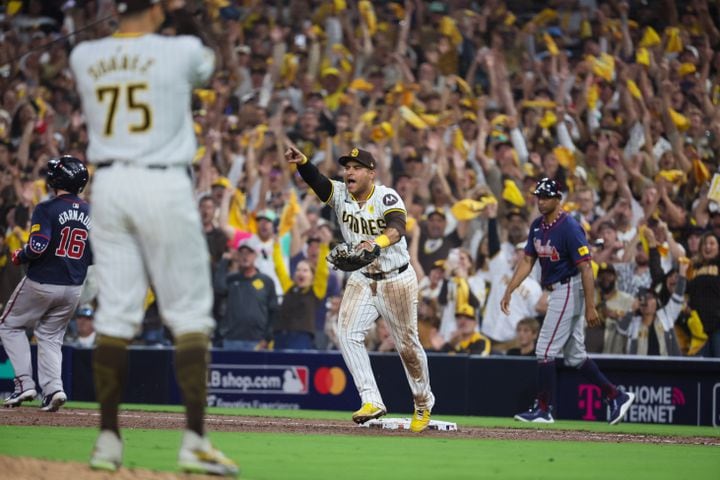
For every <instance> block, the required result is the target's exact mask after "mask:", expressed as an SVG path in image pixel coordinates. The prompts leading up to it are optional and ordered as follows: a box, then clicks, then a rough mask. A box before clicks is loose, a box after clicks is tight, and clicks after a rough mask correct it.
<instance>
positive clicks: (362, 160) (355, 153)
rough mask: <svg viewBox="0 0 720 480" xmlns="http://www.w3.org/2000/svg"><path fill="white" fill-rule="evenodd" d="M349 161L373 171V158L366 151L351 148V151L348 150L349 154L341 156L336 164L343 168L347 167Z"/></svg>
mask: <svg viewBox="0 0 720 480" xmlns="http://www.w3.org/2000/svg"><path fill="white" fill-rule="evenodd" d="M350 161H354V162H358V163H359V164H360V165H362V166H363V167H366V168H369V169H370V170H375V158H374V157H373V156H372V154H371V153H370V152H368V151H367V150H360V149H359V148H353V149H352V150H350V153H348V154H347V155H343V156H342V157H340V158H339V159H338V162H339V163H340V165H342V166H343V167H344V166H345V165H347V164H348V162H350Z"/></svg>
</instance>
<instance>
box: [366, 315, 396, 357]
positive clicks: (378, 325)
mask: <svg viewBox="0 0 720 480" xmlns="http://www.w3.org/2000/svg"><path fill="white" fill-rule="evenodd" d="M370 337H371V339H370V340H369V342H370V345H369V346H368V349H369V350H371V351H375V352H394V351H395V350H396V348H395V340H394V339H393V337H392V335H391V333H390V329H389V328H388V327H387V322H386V321H385V319H384V318H382V317H378V319H377V320H375V331H374V332H373V334H372V335H371V336H370Z"/></svg>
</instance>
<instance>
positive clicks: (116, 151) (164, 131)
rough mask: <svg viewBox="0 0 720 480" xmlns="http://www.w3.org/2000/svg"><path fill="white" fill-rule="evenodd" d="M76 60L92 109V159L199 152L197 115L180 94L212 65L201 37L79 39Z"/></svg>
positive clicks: (164, 157)
mask: <svg viewBox="0 0 720 480" xmlns="http://www.w3.org/2000/svg"><path fill="white" fill-rule="evenodd" d="M108 52H112V53H111V54H108ZM70 66H71V68H72V71H73V73H74V75H75V79H76V82H77V88H78V91H79V93H80V95H81V98H82V102H83V111H84V112H85V115H86V116H87V125H88V135H89V138H90V144H89V147H88V151H87V155H88V158H89V159H90V161H92V162H94V163H99V162H106V161H121V162H127V163H131V164H137V165H165V164H168V165H173V164H187V163H188V162H189V161H190V160H191V159H192V158H193V156H194V155H195V150H196V142H195V134H194V131H193V120H192V116H191V115H190V114H189V111H188V105H187V104H185V103H184V102H178V101H177V99H178V98H184V97H186V96H187V97H189V96H190V94H191V89H192V85H193V84H199V83H200V82H202V81H204V80H205V79H206V78H208V77H209V76H210V74H211V73H212V71H213V68H214V56H213V53H212V50H210V49H208V48H206V47H204V46H203V45H202V43H201V42H200V40H199V39H197V38H195V37H190V36H186V37H164V36H162V35H154V34H153V35H141V36H117V35H116V36H113V37H108V38H104V39H100V40H95V41H91V42H83V43H81V44H79V45H78V46H77V47H75V49H74V50H73V51H72V53H71V54H70ZM179 74H180V75H179ZM188 77H189V78H188ZM186 79H189V80H190V82H189V83H188V82H187V81H186ZM160 117H162V121H161V122H157V121H156V118H160Z"/></svg>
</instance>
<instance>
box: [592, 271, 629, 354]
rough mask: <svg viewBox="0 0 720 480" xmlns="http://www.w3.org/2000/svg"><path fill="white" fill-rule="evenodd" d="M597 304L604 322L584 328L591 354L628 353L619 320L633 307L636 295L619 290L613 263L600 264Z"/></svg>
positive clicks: (596, 291) (596, 295) (596, 293)
mask: <svg viewBox="0 0 720 480" xmlns="http://www.w3.org/2000/svg"><path fill="white" fill-rule="evenodd" d="M596 284H597V288H596V289H595V305H596V306H597V311H598V316H599V317H600V321H601V323H602V324H601V325H600V326H598V327H594V328H593V327H590V326H586V327H585V348H586V349H587V351H588V353H625V343H626V341H625V338H624V337H620V336H619V334H618V329H617V322H618V320H620V319H621V318H624V317H625V315H627V314H628V313H629V312H631V311H632V309H633V302H634V300H635V299H634V297H633V296H631V295H630V294H628V293H625V292H622V291H620V290H618V289H617V274H616V273H615V267H614V266H613V264H611V263H601V264H600V265H599V266H598V272H597V281H596Z"/></svg>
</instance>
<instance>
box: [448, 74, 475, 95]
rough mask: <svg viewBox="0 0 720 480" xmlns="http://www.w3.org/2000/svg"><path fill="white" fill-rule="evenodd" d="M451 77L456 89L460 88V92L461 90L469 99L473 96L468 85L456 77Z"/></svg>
mask: <svg viewBox="0 0 720 480" xmlns="http://www.w3.org/2000/svg"><path fill="white" fill-rule="evenodd" d="M452 77H453V78H454V79H455V82H456V83H457V85H458V87H460V90H462V91H463V93H465V95H469V96H471V97H472V96H473V91H472V88H471V87H470V85H468V83H467V82H466V81H465V80H464V79H462V78H460V77H459V76H457V75H453V76H452Z"/></svg>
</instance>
